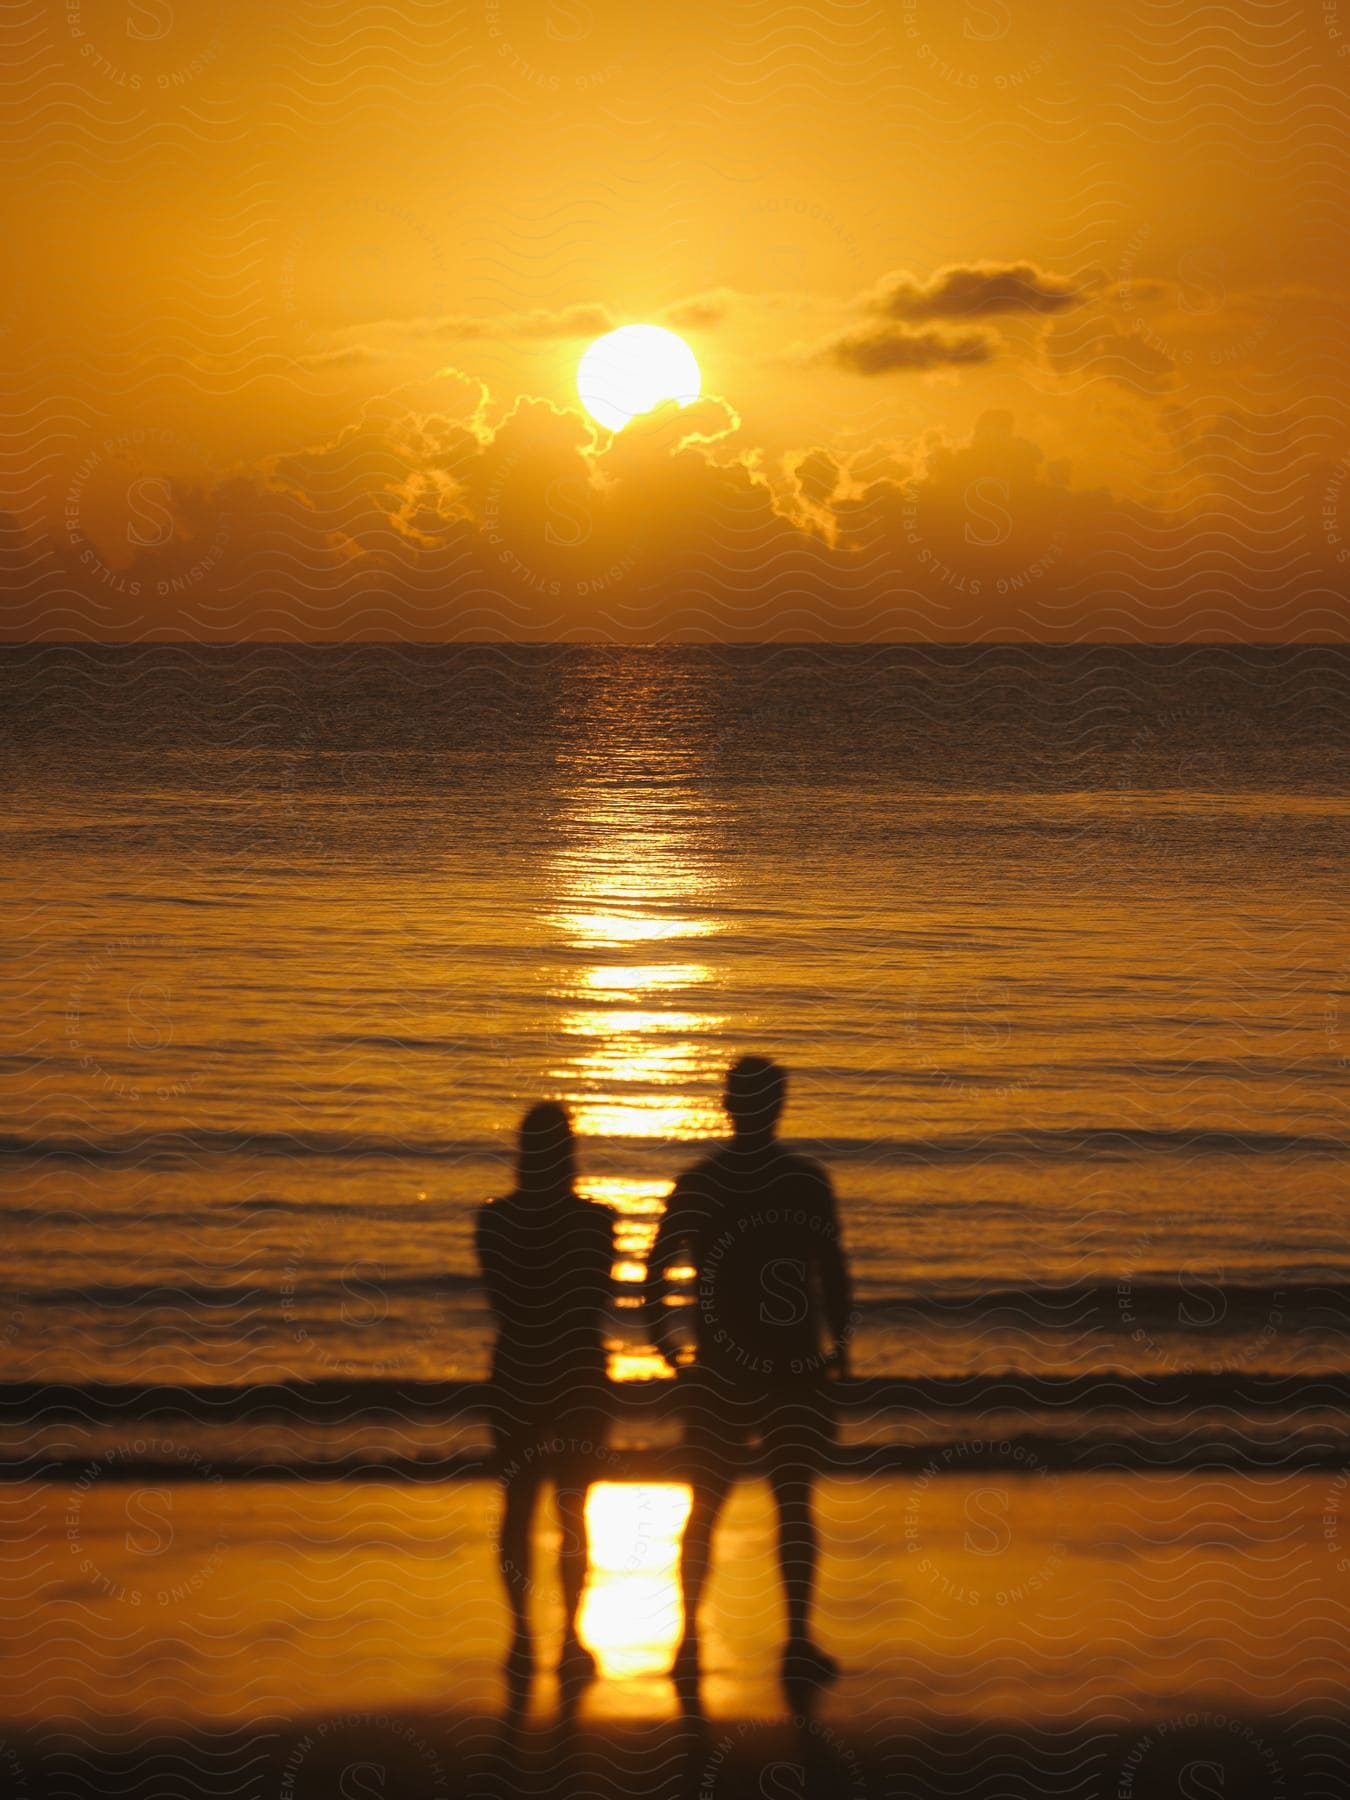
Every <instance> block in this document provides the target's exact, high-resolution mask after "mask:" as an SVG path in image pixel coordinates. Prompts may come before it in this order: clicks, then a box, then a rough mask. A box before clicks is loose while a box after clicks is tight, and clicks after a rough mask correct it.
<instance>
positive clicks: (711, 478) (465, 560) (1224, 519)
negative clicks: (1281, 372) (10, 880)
mask: <svg viewBox="0 0 1350 1800" xmlns="http://www.w3.org/2000/svg"><path fill="white" fill-rule="evenodd" d="M419 396H420V398H419V404H418V405H416V406H411V405H409V403H408V396H407V394H406V392H399V393H395V394H390V395H383V396H380V397H378V398H376V399H374V400H372V401H370V402H369V403H367V404H366V405H365V406H364V407H363V408H362V409H361V411H360V414H359V416H358V417H356V418H355V419H354V420H353V421H352V422H351V423H350V424H349V425H348V426H347V427H346V428H345V429H344V430H342V431H340V432H338V433H337V434H336V435H335V436H334V437H333V438H332V439H330V440H329V441H327V442H325V443H321V444H316V445H314V446H312V447H310V448H308V449H305V450H303V451H301V452H298V453H296V454H293V455H287V456H285V457H281V458H276V459H273V460H272V461H270V462H269V463H268V464H267V465H266V466H265V467H263V468H256V469H254V470H253V471H251V472H247V473H240V474H237V475H231V476H230V477H228V478H227V479H226V480H224V481H223V482H221V483H220V484H219V485H217V486H210V485H209V484H207V485H202V484H201V483H200V481H199V482H198V483H197V484H192V483H188V482H185V481H183V480H181V479H178V478H176V477H175V476H173V474H172V471H166V480H165V482H164V483H163V484H162V486H159V487H157V488H156V490H155V498H156V501H157V504H158V507H159V511H160V513H161V514H162V516H163V520H164V522H165V524H166V525H171V527H172V529H171V531H168V532H166V534H165V535H164V536H163V537H162V539H161V540H160V541H158V542H157V543H156V544H155V545H153V546H150V547H146V548H143V549H141V550H139V551H137V552H136V553H135V554H134V555H133V556H132V557H131V558H130V559H128V558H127V556H126V554H125V553H126V550H127V535H126V531H125V520H124V519H123V517H121V516H120V515H119V516H112V515H109V516H108V517H106V518H101V519H100V520H99V521H98V522H97V525H96V522H95V521H94V520H93V519H92V518H91V519H90V521H89V522H88V524H89V529H88V531H87V532H86V533H84V534H83V535H82V536H81V537H80V538H79V539H78V541H75V540H72V538H71V535H70V532H69V531H68V529H67V526H66V522H65V511H64V506H63V502H62V497H61V494H62V490H61V488H60V487H58V491H57V492H56V495H55V498H54V500H53V503H52V507H51V511H50V513H49V514H48V515H47V517H46V519H45V521H44V523H45V529H43V530H30V529H29V528H28V527H27V526H26V525H25V524H23V523H21V522H18V521H15V522H11V523H10V524H9V527H8V529H7V530H6V529H4V526H5V521H4V520H3V519H2V518H0V567H4V568H5V569H7V571H8V576H9V580H10V584H11V591H12V592H13V593H14V594H15V595H16V597H17V598H18V599H19V600H20V601H21V602H22V606H21V607H20V609H19V610H17V611H16V613H15V615H14V619H15V622H14V625H13V626H12V627H11V631H10V635H14V634H15V632H18V633H19V634H20V635H26V631H25V627H26V628H27V630H31V629H32V621H35V620H47V621H48V622H49V623H52V624H55V623H56V622H58V621H59V622H60V623H61V624H62V626H63V627H64V629H65V631H66V633H67V634H70V635H75V636H80V635H87V636H90V637H112V638H118V637H121V638H129V639H144V638H148V637H154V636H160V635H168V636H180V637H181V636H185V637H201V638H206V639H214V640H218V641H233V640H237V639H242V638H247V637H262V638H290V639H320V640H322V639H339V640H345V641H359V640H362V639H369V640H371V641H374V640H381V641H388V640H396V639H412V640H429V641H439V640H447V639H448V640H455V639H479V638H487V639H503V638H506V639H517V638H518V639H528V640H538V641H546V642H558V641H566V640H573V639H579V638H585V639H598V640H602V641H610V640H618V641H628V642H652V641H666V640H681V641H691V640H693V641H698V640H711V641H727V642H737V641H747V642H748V641H757V640H765V639H785V638H797V639H802V638H804V639H826V640H828V639H868V640H884V639H896V640H912V639H916V638H933V639H935V640H958V639H969V638H976V639H979V638H985V639H988V640H999V639H1003V638H1031V639H1041V640H1046V641H1052V642H1060V641H1072V640H1074V639H1076V638H1079V637H1087V636H1100V635H1102V634H1103V633H1104V634H1105V635H1106V636H1108V637H1111V636H1119V637H1122V638H1125V639H1127V640H1130V641H1139V640H1145V641H1146V640H1148V639H1150V638H1155V637H1156V638H1160V639H1162V638H1172V639H1177V638H1180V639H1188V638H1193V637H1195V636H1197V635H1201V634H1206V633H1207V634H1209V635H1211V636H1212V635H1214V634H1215V632H1217V631H1219V630H1220V628H1222V629H1223V630H1225V631H1227V633H1228V635H1234V634H1236V635H1243V633H1242V632H1240V631H1236V625H1237V624H1238V623H1239V622H1242V621H1246V622H1248V623H1249V624H1250V626H1251V629H1252V631H1254V632H1256V633H1257V634H1258V635H1263V636H1266V637H1270V638H1273V639H1278V638H1279V637H1281V636H1285V637H1287V636H1290V635H1296V634H1297V629H1298V625H1299V621H1300V620H1301V619H1302V618H1303V617H1304V612H1303V611H1300V608H1303V609H1305V610H1306V609H1307V608H1308V607H1309V606H1312V607H1314V609H1315V608H1316V607H1319V606H1324V607H1325V608H1326V609H1329V608H1330V607H1331V606H1332V605H1333V604H1334V600H1335V590H1334V588H1333V583H1335V582H1339V581H1342V580H1343V570H1342V569H1341V567H1340V563H1339V560H1338V559H1340V558H1341V557H1342V556H1345V555H1348V554H1350V552H1346V551H1345V549H1344V542H1345V538H1346V536H1350V526H1347V527H1346V528H1345V532H1344V533H1342V531H1341V527H1340V524H1339V513H1337V517H1336V519H1335V520H1333V521H1332V523H1331V524H1328V518H1329V516H1330V514H1329V508H1330V509H1331V510H1333V511H1334V510H1335V509H1336V508H1338V507H1339V506H1340V505H1341V498H1340V497H1341V496H1342V494H1350V477H1346V476H1345V475H1344V471H1343V468H1342V465H1340V464H1337V465H1336V466H1335V467H1334V468H1332V469H1330V471H1329V472H1328V471H1327V470H1319V471H1318V474H1317V480H1316V482H1315V484H1313V483H1311V482H1310V484H1308V493H1307V499H1306V505H1305V506H1304V508H1303V513H1304V514H1305V515H1306V519H1307V524H1306V527H1305V537H1304V538H1303V540H1302V542H1303V549H1304V556H1303V560H1302V562H1301V563H1299V564H1298V568H1297V574H1298V581H1297V582H1296V583H1295V582H1292V581H1291V575H1290V566H1291V565H1290V557H1289V544H1290V537H1289V534H1288V532H1286V531H1283V530H1280V531H1274V532H1272V531H1270V530H1269V529H1268V528H1267V527H1268V524H1269V519H1268V517H1267V514H1266V513H1265V512H1262V513H1260V514H1258V515H1255V516H1253V515H1252V509H1251V495H1252V493H1253V491H1256V490H1255V489H1254V487H1253V484H1252V483H1251V482H1250V481H1248V480H1246V479H1245V474H1244V472H1245V471H1246V470H1247V469H1249V468H1250V467H1253V466H1255V467H1256V468H1257V469H1258V470H1260V469H1262V468H1265V467H1267V466H1268V465H1269V464H1270V463H1271V461H1272V460H1275V458H1274V452H1278V453H1279V460H1281V461H1284V462H1288V461H1291V460H1292V458H1291V456H1290V455H1289V454H1288V446H1287V445H1286V444H1285V443H1284V442H1283V441H1281V442H1279V443H1278V444H1276V445H1275V446H1273V449H1272V446H1271V445H1270V444H1269V443H1268V441H1267V435H1266V434H1265V433H1264V432H1263V429H1262V426H1261V423H1260V421H1255V422H1249V423H1245V422H1244V421H1242V420H1240V419H1239V420H1235V421H1229V420H1225V419H1221V420H1209V419H1207V418H1195V419H1191V418H1189V417H1186V416H1183V415H1182V414H1181V413H1180V411H1179V410H1178V409H1171V411H1170V412H1169V415H1168V416H1169V419H1170V420H1171V421H1172V423H1173V424H1174V426H1175V429H1176V431H1177V432H1178V433H1179V434H1183V435H1184V436H1185V437H1186V440H1187V442H1188V444H1190V445H1191V448H1192V453H1193V454H1192V462H1193V464H1194V470H1193V474H1192V476H1191V478H1190V479H1189V480H1188V483H1187V485H1186V489H1185V495H1182V496H1180V497H1179V496H1178V494H1177V493H1176V492H1173V493H1169V496H1168V504H1167V506H1166V508H1163V507H1162V506H1161V505H1145V504H1143V503H1140V502H1137V501H1131V500H1128V499H1124V498H1121V497H1120V496H1119V495H1116V494H1113V493H1111V492H1109V491H1107V490H1106V489H1104V488H1097V489H1088V488H1082V487H1075V486H1074V484H1073V482H1072V481H1071V479H1070V472H1069V470H1068V469H1067V468H1066V467H1064V466H1063V465H1061V464H1057V463H1056V462H1054V461H1053V460H1051V459H1050V458H1048V457H1047V456H1046V454H1045V452H1044V451H1043V449H1042V448H1041V447H1040V446H1039V445H1038V444H1036V443H1035V442H1033V441H1032V440H1031V439H1029V438H1026V437H1023V436H1022V435H1021V434H1020V433H1019V432H1018V430H1017V429H1016V425H1015V422H1014V420H1013V417H1012V415H1011V414H1010V413H1008V412H1006V411H988V412H985V413H983V414H982V415H981V416H980V417H979V418H978V419H977V420H976V422H975V425H974V427H973V429H972V431H971V432H970V434H969V435H968V436H966V437H962V438H959V439H949V438H946V437H944V436H942V435H941V434H939V433H936V432H934V433H930V434H927V435H926V436H925V437H924V438H923V439H921V440H920V441H918V442H916V443H914V444H911V445H909V446H896V445H887V444H878V445H874V446H872V447H870V448H862V449H860V450H859V452H858V453H857V454H856V455H854V456H851V457H850V458H849V460H848V462H847V464H846V465H844V464H841V463H840V462H839V461H837V460H836V458H835V457H834V456H832V455H831V454H830V453H829V452H828V451H826V450H824V449H821V448H813V449H804V450H802V451H800V452H798V453H796V454H795V455H794V456H793V457H791V458H789V459H787V461H786V462H784V463H783V464H781V465H780V466H779V467H778V468H777V469H776V470H768V469H766V468H765V467H764V466H763V464H762V458H761V457H760V456H759V455H758V454H757V453H756V451H755V449H754V448H753V447H751V446H746V445H743V444H742V442H741V432H740V427H739V424H738V421H737V419H736V416H735V414H734V413H733V412H732V411H731V410H730V409H729V408H728V407H727V406H726V404H725V403H724V402H722V401H719V400H716V399H712V400H706V401H699V402H696V403H695V404H694V405H692V406H690V407H685V408H680V407H678V406H676V405H675V404H674V403H667V404H666V405H664V406H662V407H659V408H657V409H656V410H655V411H654V412H653V413H652V414H650V415H647V416H645V417H643V418H641V419H638V420H635V421H634V422H633V424H632V425H631V426H630V427H628V428H627V429H626V430H624V431H622V432H619V433H617V434H615V435H614V436H613V437H610V436H609V435H608V434H604V435H602V436H599V437H597V434H596V433H594V432H593V431H592V430H591V428H590V427H589V426H588V425H587V423H586V422H585V420H584V419H582V418H581V417H580V415H579V414H578V413H576V412H574V411H571V410H570V409H566V408H560V407H555V406H553V405H551V404H549V403H548V402H546V401H542V400H533V399H522V400H520V401H519V402H517V403H516V404H515V405H514V406H512V407H511V408H510V409H509V410H507V411H506V412H505V413H501V412H500V411H499V410H497V409H494V408H493V407H492V405H491V402H490V400H489V399H487V398H486V397H485V395H484V393H483V390H482V387H481V385H480V384H479V383H478V382H477V381H474V380H471V379H469V378H467V377H464V376H460V375H449V374H447V375H446V376H444V377H438V379H437V383H436V384H435V387H434V389H433V390H432V392H431V394H427V392H426V391H425V389H419ZM1291 441H1293V440H1291ZM1262 459H1264V461H1263V460H1262ZM1345 466H1350V458H1347V461H1346V465H1345ZM1267 490H1269V491H1270V492H1271V493H1272V494H1274V496H1275V497H1274V499H1272V501H1271V503H1270V504H1271V506H1276V505H1277V504H1278V506H1280V507H1283V508H1285V509H1286V512H1287V511H1288V510H1289V509H1290V508H1293V509H1294V512H1295V513H1296V512H1297V507H1298V504H1299V496H1298V494H1293V495H1286V494H1285V492H1284V489H1283V487H1282V486H1281V485H1280V484H1278V483H1276V482H1273V481H1266V482H1265V483H1264V484H1263V486H1262V488H1261V491H1262V492H1265V491H1267ZM118 493H119V494H120V489H119V490H118ZM1186 495H1189V496H1190V497H1189V498H1187V497H1185V496H1186ZM1328 495H1330V496H1332V499H1331V500H1328ZM1345 505H1346V509H1347V516H1350V500H1346V502H1345ZM1270 516H1271V517H1276V518H1277V519H1278V520H1280V521H1283V520H1284V518H1285V514H1284V513H1278V514H1271V515H1270ZM1293 516H1294V514H1293V513H1291V514H1290V517H1291V518H1292V517H1293ZM1300 516H1302V515H1300ZM1235 532H1236V533H1239V534H1242V535H1241V543H1242V547H1243V550H1242V555H1241V556H1240V557H1239V558H1238V559H1237V562H1236V563H1235V562H1234V560H1233V552H1232V544H1233V540H1234V533H1235ZM1267 540H1269V541H1268V542H1267ZM114 551H117V552H118V558H117V559H114V556H113V552H114ZM1192 559H1195V566H1194V567H1192ZM1183 563H1184V566H1185V569H1186V571H1187V572H1186V574H1185V576H1184V578H1183V577H1182V576H1180V575H1179V573H1178V571H1179V569H1180V568H1181V567H1182V565H1183ZM1234 568H1240V569H1241V570H1242V571H1244V572H1245V573H1244V576H1243V579H1244V581H1245V584H1246V585H1245V587H1244V588H1243V589H1242V591H1241V592H1237V591H1236V590H1234V587H1233V571H1234ZM1319 583H1320V584H1321V589H1320V590H1319V587H1318V584H1319ZM1319 592H1321V593H1322V594H1323V595H1324V598H1319V597H1318V596H1319ZM1216 594H1221V595H1223V596H1224V599H1223V606H1224V607H1225V608H1227V609H1228V611H1227V612H1226V613H1225V615H1224V618H1222V619H1219V618H1217V616H1216V614H1215V604H1216V603H1215V601H1214V596H1215V595H1216ZM1309 596H1311V598H1309ZM1192 602H1193V603H1194V606H1195V607H1198V608H1200V609H1201V610H1200V611H1198V612H1195V611H1192V610H1191V609H1190V608H1191V604H1192ZM24 608H26V610H23V609H24ZM1308 616H1309V617H1313V616H1314V615H1313V614H1309V615H1308ZM1321 616H1322V615H1321V614H1316V617H1317V618H1319V619H1320V617H1321ZM1327 616H1328V617H1329V616H1330V614H1329V611H1328V612H1327Z"/></svg>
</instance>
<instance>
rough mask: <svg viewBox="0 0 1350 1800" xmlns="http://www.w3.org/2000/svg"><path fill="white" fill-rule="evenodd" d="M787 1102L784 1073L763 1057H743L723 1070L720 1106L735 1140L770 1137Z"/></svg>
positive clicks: (785, 1072) (785, 1073)
mask: <svg viewBox="0 0 1350 1800" xmlns="http://www.w3.org/2000/svg"><path fill="white" fill-rule="evenodd" d="M786 1098H787V1070H786V1069H780V1068H779V1066H778V1064H777V1063H776V1062H771V1061H770V1060H769V1058H768V1057H767V1056H743V1057H742V1058H741V1060H740V1061H739V1062H738V1063H733V1064H732V1066H731V1067H730V1068H729V1069H728V1070H727V1085H726V1092H725V1094H724V1095H723V1104H724V1105H725V1107H726V1109H727V1116H728V1117H729V1118H730V1120H731V1124H732V1128H733V1129H734V1131H735V1132H736V1135H737V1136H738V1137H772V1136H773V1133H774V1131H775V1129H776V1128H777V1125H778V1118H779V1114H780V1113H781V1112H782V1110H783V1101H784V1100H785V1099H786Z"/></svg>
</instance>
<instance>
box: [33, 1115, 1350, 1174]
mask: <svg viewBox="0 0 1350 1800" xmlns="http://www.w3.org/2000/svg"><path fill="white" fill-rule="evenodd" d="M604 1142H605V1143H606V1144H607V1145H609V1146H611V1147H612V1148H613V1149H614V1150H616V1151H618V1152H620V1153H621V1152H623V1151H624V1150H629V1151H631V1152H632V1153H633V1155H634V1156H635V1157H636V1156H639V1155H640V1156H642V1157H643V1158H644V1160H645V1159H647V1158H649V1157H650V1154H651V1149H652V1143H651V1140H650V1139H631V1140H629V1139H625V1138H618V1137H615V1138H606V1139H605V1140H604ZM793 1143H794V1147H795V1148H797V1149H800V1150H802V1151H804V1152H805V1153H806V1154H808V1155H811V1156H817V1157H820V1158H822V1159H823V1160H825V1161H827V1162H843V1163H850V1162H853V1163H869V1164H874V1165H879V1166H884V1165H903V1164H939V1163H941V1164H953V1163H985V1162H996V1161H1012V1162H1026V1161H1034V1160H1036V1159H1050V1160H1068V1161H1088V1162H1108V1161H1111V1162H1119V1161H1129V1160H1132V1159H1135V1158H1143V1157H1150V1156H1176V1157H1217V1156H1286V1157H1302V1156H1308V1157H1312V1156H1322V1157H1347V1156H1350V1140H1347V1139H1345V1138H1338V1137H1328V1136H1323V1135H1320V1134H1317V1133H1304V1132H1288V1131H1238V1130H1234V1129H1230V1128H1227V1127H1205V1126H1197V1127H1196V1128H1195V1129H1193V1130H1169V1129H1162V1128H1149V1127H1135V1126H1109V1125H1103V1126H1081V1127H1063V1128H1057V1129H1056V1128H1047V1129H1035V1128H1027V1129H1021V1130H1009V1131H988V1132H957V1133H952V1134H950V1135H946V1136H934V1137H915V1138H861V1137H858V1138H853V1137H822V1138H798V1139H794V1140H793ZM663 1149H665V1150H666V1151H667V1152H668V1153H669V1154H670V1155H671V1156H672V1157H678V1156H680V1155H683V1154H692V1153H695V1152H697V1151H701V1150H706V1140H702V1139H697V1140H688V1141H684V1140H679V1139H671V1140H669V1141H668V1142H666V1143H664V1144H663ZM0 1156H12V1157H24V1158H33V1159H38V1158H43V1159H64V1160H73V1161H82V1162H109V1161H119V1162H134V1163H141V1164H145V1163H150V1162H163V1161H165V1160H169V1159H173V1160H177V1159H181V1158H184V1157H196V1156H281V1157H295V1158H299V1157H328V1158H332V1159H334V1160H355V1159H362V1158H368V1159H390V1160H395V1159H416V1160H420V1161H458V1162H466V1161H479V1162H493V1163H498V1162H500V1161H501V1157H502V1149H501V1146H500V1144H498V1143H496V1142H492V1141H488V1140H485V1139H481V1138H477V1139H475V1138H431V1139H426V1138H413V1137H409V1138H398V1137H388V1136H379V1135H366V1134H362V1133H360V1132H353V1133H351V1134H350V1135H346V1134H343V1133H341V1132H337V1131H312V1130H308V1131H302V1130H297V1131H271V1130H258V1131H249V1130H246V1129H243V1128H229V1127H218V1128H213V1127H196V1128H193V1129H190V1130H188V1129H185V1130H181V1131H147V1132H116V1133H111V1134H108V1135H106V1136H91V1137H79V1136H70V1135H55V1134H53V1135H50V1136H48V1135H36V1136H27V1135H25V1134H23V1133H20V1132H6V1133H0Z"/></svg>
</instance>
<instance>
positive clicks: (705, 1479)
mask: <svg viewBox="0 0 1350 1800" xmlns="http://www.w3.org/2000/svg"><path fill="white" fill-rule="evenodd" d="M691 1485H692V1487H693V1492H694V1498H693V1504H692V1505H691V1506H690V1508H689V1522H688V1524H687V1525H686V1526H685V1528H684V1541H683V1542H682V1544H681V1545H680V1592H681V1595H682V1596H683V1600H684V1637H685V1642H686V1643H688V1642H691V1641H692V1640H693V1639H694V1638H696V1637H697V1635H698V1612H699V1606H700V1605H701V1603H702V1600H703V1590H704V1588H705V1587H706V1586H707V1582H708V1569H709V1566H710V1564H711V1562H712V1534H713V1527H714V1526H715V1525H716V1524H717V1515H718V1514H719V1513H720V1512H721V1510H722V1504H723V1502H724V1501H725V1499H726V1497H727V1492H728V1490H729V1488H730V1486H731V1483H730V1480H729V1479H728V1477H727V1475H726V1473H725V1471H724V1470H723V1469H721V1468H720V1467H714V1466H713V1465H712V1463H711V1462H710V1461H709V1460H707V1459H705V1460H704V1462H703V1466H702V1467H701V1468H700V1469H697V1470H696V1471H695V1473H694V1479H693V1481H692V1483H691Z"/></svg>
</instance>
